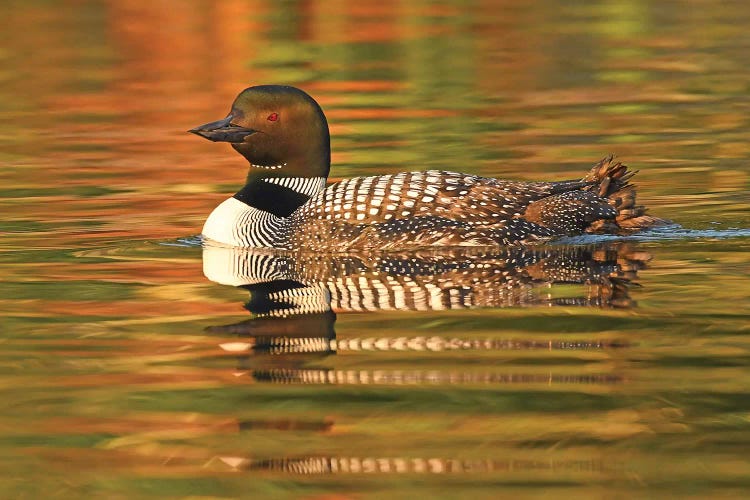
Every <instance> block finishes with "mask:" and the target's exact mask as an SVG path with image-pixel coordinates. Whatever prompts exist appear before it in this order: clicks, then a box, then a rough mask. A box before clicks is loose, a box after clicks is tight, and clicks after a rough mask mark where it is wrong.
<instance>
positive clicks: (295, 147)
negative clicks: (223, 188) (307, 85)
mask: <svg viewBox="0 0 750 500" xmlns="http://www.w3.org/2000/svg"><path fill="white" fill-rule="evenodd" d="M190 132H192V133H193V134H197V135H200V136H201V137H205V138H206V139H208V140H211V141H215V142H228V143H230V144H231V145H232V147H233V148H234V149H235V150H236V151H237V152H238V153H240V154H241V155H242V156H244V157H245V158H246V159H247V161H249V162H250V165H251V166H252V167H255V168H257V169H258V170H262V171H264V173H263V174H262V175H264V176H272V177H327V176H328V170H329V168H330V165H331V140H330V137H329V135H328V122H327V121H326V117H325V115H324V114H323V110H321V109H320V106H318V103H317V102H315V100H314V99H313V98H312V97H310V96H309V95H307V94H306V93H305V92H303V91H301V90H300V89H297V88H294V87H288V86H285V85H259V86H257V87H250V88H247V89H245V90H243V91H242V92H241V93H240V95H238V96H237V98H236V99H235V100H234V103H233V104H232V110H231V111H230V112H229V115H228V116H227V117H226V118H224V119H222V120H218V121H215V122H211V123H206V124H205V125H200V126H198V127H196V128H194V129H192V130H190ZM254 174H261V172H253V171H252V170H251V172H250V176H254Z"/></svg>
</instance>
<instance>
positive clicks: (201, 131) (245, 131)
mask: <svg viewBox="0 0 750 500" xmlns="http://www.w3.org/2000/svg"><path fill="white" fill-rule="evenodd" d="M232 118H234V117H233V116H232V115H229V116H227V117H226V118H224V119H223V120H218V121H215V122H211V123H206V124H203V125H199V126H197V127H195V128H194V129H191V130H188V132H190V133H191V134H195V135H199V136H201V137H204V138H206V139H208V140H209V141H214V142H231V143H233V144H237V143H241V142H244V140H245V137H247V136H249V135H252V134H254V133H255V132H256V130H253V129H251V128H245V127H240V126H239V125H232V123H231V122H232Z"/></svg>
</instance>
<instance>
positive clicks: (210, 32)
mask: <svg viewBox="0 0 750 500" xmlns="http://www.w3.org/2000/svg"><path fill="white" fill-rule="evenodd" d="M748 54H750V9H748V8H747V4H746V2H744V1H741V0H734V1H732V0H730V1H711V0H692V1H688V0H681V1H678V0H666V1H659V2H651V1H647V0H604V1H595V2H569V1H563V0H538V1H528V2H517V1H505V0H485V1H482V0H477V1H457V0H454V1H452V0H441V1H420V0H417V1H412V0H409V1H406V0H402V1H398V0H377V1H370V0H358V1H343V0H327V1H315V0H300V1H273V2H266V1H254V0H220V1H217V0H214V1H208V0H185V1H179V2H178V1H169V0H149V1H143V0H117V1H115V0H112V1H93V0H92V1H85V0H76V1H74V0H70V1H62V0H60V1H51V0H50V1H40V0H24V1H20V0H5V1H4V2H3V4H2V15H1V16H0V210H1V211H2V220H1V221H0V234H1V238H0V246H1V247H0V250H1V253H0V266H1V267H0V269H1V271H0V273H1V274H2V280H3V282H4V283H3V285H2V291H0V316H2V317H1V318H0V321H2V330H3V332H4V334H3V337H2V339H0V370H1V371H0V374H1V375H0V381H1V382H2V383H1V384H0V385H1V386H2V387H1V388H0V393H2V396H0V397H1V398H2V400H3V401H4V405H5V406H6V410H4V411H3V412H2V414H1V415H0V471H2V470H4V471H5V474H4V475H3V478H2V479H1V481H2V482H0V488H2V491H3V492H4V493H5V495H4V496H6V497H7V498H38V497H40V496H49V497H51V496H58V497H61V498H76V497H78V498H83V497H89V498H95V497H106V498H140V497H149V498H151V497H153V498H187V497H192V498H198V497H200V498H236V497H251V496H253V495H259V496H261V497H274V496H276V497H278V496H285V497H289V498H296V497H307V498H321V499H322V498H327V499H332V498H365V497H372V498H377V497H380V498H382V495H388V496H393V497H394V498H395V497H403V496H406V495H409V496H414V495H420V496H425V495H427V496H432V497H440V496H442V497H445V498H458V497H460V496H462V495H466V494H471V495H472V496H475V497H477V498H497V497H502V496H504V495H509V494H514V495H525V496H531V497H544V496H546V495H550V496H556V497H564V496H573V495H576V496H581V495H584V496H602V497H607V498H610V497H611V498H620V497H622V498H626V497H630V496H632V495H636V496H638V495H644V496H647V497H648V496H654V497H661V496H664V495H668V494H670V493H675V492H677V494H678V495H679V496H690V495H694V496H696V497H707V496H712V497H715V496H726V497H730V496H737V497H741V496H742V492H743V491H745V492H746V491H747V488H748V487H749V486H750V481H749V480H748V477H750V469H748V466H747V462H746V451H747V447H748V446H749V445H750V436H749V435H748V419H747V415H748V411H749V410H750V407H749V406H748V401H750V399H749V398H748V397H747V396H748V395H747V387H748V383H750V379H749V378H748V374H747V371H746V369H747V361H748V347H750V345H749V344H748V342H747V340H746V338H745V337H747V333H748V330H747V328H748V324H747V317H748V316H747V315H748V312H750V311H748V304H749V303H750V288H749V287H748V279H747V278H748V277H749V275H750V269H749V267H750V264H748V259H747V255H748V250H749V248H748V245H749V243H750V242H749V241H748V232H747V228H749V227H750V216H749V215H748V214H749V213H750V212H749V210H748V209H749V208H750V193H749V189H750V166H748V159H749V158H750V66H749V65H748ZM268 83H276V84H290V85H295V86H298V87H300V88H302V89H304V90H305V91H307V92H308V93H310V94H311V95H312V96H313V97H314V98H315V99H316V100H318V102H319V103H320V104H321V105H322V107H323V109H324V110H325V112H326V114H327V116H328V120H329V124H330V126H331V132H332V148H333V168H332V171H331V176H332V178H340V177H348V176H352V175H363V174H367V175H374V174H379V173H391V172H397V171H403V170H422V169H427V168H439V169H448V170H459V171H465V172H470V173H476V174H481V175H487V176H497V177H503V178H516V179H524V180H542V179H544V180H562V179H570V178H577V177H580V176H582V175H583V174H584V173H585V171H586V170H587V169H588V168H589V166H590V165H592V164H593V163H595V162H596V161H598V160H599V159H600V158H601V157H603V156H605V155H607V154H610V153H614V154H616V155H618V157H619V158H620V159H621V160H622V161H623V162H625V163H627V164H628V165H629V166H631V167H633V168H635V169H637V170H640V173H639V174H638V176H637V177H636V184H637V185H638V189H639V197H640V201H641V202H642V203H644V204H646V205H648V206H649V207H650V208H651V213H652V214H654V215H658V216H661V217H665V218H669V219H672V220H674V221H676V222H677V223H679V224H680V225H681V226H682V228H683V229H680V230H677V232H676V233H674V234H672V235H671V236H670V237H669V238H668V239H667V240H662V239H659V238H658V237H657V238H654V239H651V240H649V239H647V240H645V241H642V242H640V241H639V242H635V244H637V245H640V247H639V248H640V250H642V251H644V252H648V253H649V254H651V255H652V256H653V260H652V263H651V264H650V269H647V270H645V271H643V272H642V273H641V277H642V280H641V281H640V282H641V284H642V286H643V288H642V289H636V291H635V292H633V296H634V299H636V301H637V302H638V307H637V308H635V309H633V310H628V311H625V310H617V311H615V310H601V309H586V310H580V309H579V310H573V309H565V308H559V309H554V310H549V309H542V310H540V309H533V308H530V309H513V310H511V311H500V310H491V311H464V312H461V313H453V312H451V313H447V312H446V313H440V314H437V313H430V314H426V313H423V314H422V313H421V315H420V314H411V313H398V312H393V311H392V312H388V313H382V314H376V315H356V314H354V315H345V314H341V315H340V316H339V320H338V323H337V332H338V336H339V338H344V339H346V338H349V339H357V338H366V337H368V336H371V335H374V334H377V335H384V336H390V337H394V338H395V337H399V336H405V337H413V336H419V335H427V336H429V335H453V336H459V337H461V338H464V337H466V338H475V337H477V338H478V337H481V338H490V339H494V340H498V339H515V338H523V339H527V340H528V342H527V344H524V345H527V346H537V347H538V346H539V345H546V344H544V342H549V346H550V349H548V350H544V349H542V350H539V349H537V348H536V347H535V348H534V349H531V348H529V349H531V351H528V352H527V351H526V350H524V351H513V350H511V351H508V352H505V351H503V352H495V353H490V354H487V353H481V354H477V353H469V354H466V353H464V354H461V353H457V354H455V355H454V354H451V355H448V354H440V355H436V356H427V355H425V354H419V355H417V354H414V355H411V354H410V355H402V354H391V353H389V354H387V355H385V354H382V355H376V354H373V353H365V352H354V351H348V352H347V353H340V354H339V355H337V356H328V357H325V356H323V357H321V358H319V359H318V358H316V359H315V360H314V361H312V363H313V365H314V366H315V367H316V368H320V369H324V370H350V371H351V373H355V374H359V375H357V377H358V378H357V380H361V379H362V377H363V376H365V378H367V377H366V375H367V374H370V375H372V373H374V371H376V370H385V373H390V375H388V376H387V377H386V380H387V381H386V382H385V383H383V384H380V385H377V384H376V385H377V386H376V387H371V386H368V385H367V384H355V385H353V386H349V385H346V384H343V385H340V386H335V387H333V386H332V387H328V386H325V387H321V386H318V385H314V384H313V385H312V386H309V385H304V384H302V383H299V384H297V383H296V382H290V381H286V382H285V383H284V384H274V383H272V382H271V381H268V380H265V381H260V380H257V379H256V380H253V381H251V382H248V378H247V377H242V376H240V375H237V374H238V373H240V374H241V373H244V372H243V371H242V370H240V369H239V368H236V366H235V365H236V362H235V360H234V358H233V357H231V356H229V355H228V354H227V353H226V352H224V351H222V350H221V349H220V348H219V347H218V342H219V340H217V339H216V338H214V337H212V336H211V335H208V334H207V333H205V331H204V328H205V327H207V326H212V325H216V324H222V323H231V322H233V321H240V320H242V319H247V317H248V314H247V311H245V310H243V309H242V303H243V301H244V300H247V292H245V291H242V290H235V289H233V288H228V287H222V286H220V285H217V284H214V283H210V282H208V281H207V280H206V279H205V278H204V276H203V273H202V268H201V249H200V247H199V246H198V245H196V244H195V241H194V240H190V239H189V238H190V237H192V236H195V235H197V234H198V233H199V232H200V229H201V226H202V224H203V221H204V219H205V217H206V216H207V214H208V213H209V212H210V211H211V210H212V209H213V207H215V206H216V205H217V204H218V203H219V202H220V201H221V200H223V199H224V198H226V197H227V196H228V195H229V194H231V193H233V192H235V191H236V190H237V189H238V188H239V186H240V184H241V183H242V181H243V179H244V177H245V168H246V167H245V163H244V160H243V159H242V158H241V157H240V156H238V155H236V154H235V153H234V152H233V151H232V150H231V148H229V147H228V146H227V145H221V144H213V143H210V142H208V141H205V140H201V139H199V138H197V137H195V136H193V135H191V134H188V133H187V132H186V131H187V130H188V129H190V128H192V127H194V126H196V125H198V124H201V123H205V122H207V121H212V120H216V119H219V118H222V117H224V116H225V115H226V113H227V111H228V110H229V107H230V105H231V102H232V100H233V99H234V97H235V96H236V94H237V93H239V92H240V91H241V90H242V89H244V88H245V87H248V86H251V85H256V84H268ZM680 231H683V232H680ZM185 238H188V240H187V243H185V241H186V240H185ZM191 241H192V243H191ZM224 341H226V339H224ZM563 341H564V342H563ZM567 341H575V342H581V344H580V345H583V346H584V348H583V350H582V351H580V350H576V349H567V348H563V347H560V348H559V349H558V348H555V349H554V350H553V349H552V347H551V346H552V345H553V343H554V342H558V343H557V344H554V345H558V346H564V345H568V344H565V342H567ZM560 342H563V343H560ZM597 343H598V344H597ZM594 345H599V346H600V347H601V346H604V347H601V348H596V349H594V348H593V347H591V346H594ZM626 345H627V346H629V347H623V346H626ZM585 346H588V347H585ZM607 346H609V347H607ZM612 346H619V347H617V348H615V347H612ZM306 362H307V361H306ZM396 369H399V370H401V369H409V370H411V369H419V370H423V371H420V372H419V373H420V374H421V375H418V376H417V375H414V376H413V377H412V378H411V379H410V380H412V383H410V384H407V385H409V387H407V388H404V387H401V386H402V385H404V384H405V382H404V378H403V376H401V375H400V376H396V375H394V374H393V372H392V370H396ZM389 370H391V371H389ZM430 370H431V371H430ZM476 370H479V371H482V373H485V374H486V373H489V375H487V376H484V378H483V377H474V378H472V377H468V378H467V377H466V376H464V378H463V379H462V380H464V381H466V380H471V382H467V383H466V384H464V385H462V386H461V387H459V388H456V387H455V386H454V385H452V384H451V383H449V381H450V380H453V379H451V376H452V375H451V374H456V373H458V374H465V373H466V372H467V371H469V372H472V373H473V371H476ZM337 373H338V372H337ZM341 373H343V372H341ZM347 373H348V372H347ZM363 373H364V374H365V375H362V374H363ZM430 374H433V375H430ZM435 374H436V375H435ZM402 375H403V374H402ZM399 377H400V378H399ZM514 377H516V378H514ZM524 377H525V378H524ZM459 378H460V377H459ZM368 380H369V379H368ZM289 457H292V458H294V457H297V458H299V459H300V460H301V461H302V462H304V466H305V467H307V469H305V470H312V471H313V472H314V471H315V470H317V469H315V467H317V465H316V464H317V462H315V460H317V459H321V457H323V458H325V459H326V460H329V461H328V462H326V463H327V465H326V471H327V472H326V473H325V474H323V473H320V474H317V475H316V474H312V475H311V476H307V475H305V474H302V472H301V469H299V468H298V469H295V468H294V464H292V466H290V465H289V462H284V460H287V459H288V458H289ZM300 457H301V458H300ZM326 457H328V458H326ZM330 457H334V458H330ZM367 457H370V458H367ZM365 459H367V460H370V459H371V462H364V463H363V462H362V460H365ZM305 460H308V462H305ZM309 460H312V461H311V462H310V461H309ZM378 460H379V461H378ZM399 460H403V461H404V462H399ZM430 460H433V462H430ZM248 461H249V462H248ZM302 462H299V463H302ZM247 463H252V464H254V465H253V467H249V468H248V467H246V465H247ZM295 463H297V462H295ZM243 464H244V465H243ZM331 464H336V467H337V469H336V470H337V471H342V470H344V468H345V469H346V474H344V475H343V477H342V476H341V475H336V474H333V473H330V471H331V467H332V465H331ZM342 464H346V465H345V466H344V465H342ZM368 464H369V465H368ZM404 464H407V465H404ZM300 467H302V466H301V465H300ZM318 472H320V471H318Z"/></svg>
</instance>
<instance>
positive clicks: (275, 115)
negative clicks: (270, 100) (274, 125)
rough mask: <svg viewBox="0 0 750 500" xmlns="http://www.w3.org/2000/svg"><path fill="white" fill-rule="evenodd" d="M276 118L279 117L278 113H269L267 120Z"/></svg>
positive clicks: (270, 120)
mask: <svg viewBox="0 0 750 500" xmlns="http://www.w3.org/2000/svg"><path fill="white" fill-rule="evenodd" d="M278 119H279V114H278V113H271V114H270V115H268V121H269V122H275V121H276V120H278Z"/></svg>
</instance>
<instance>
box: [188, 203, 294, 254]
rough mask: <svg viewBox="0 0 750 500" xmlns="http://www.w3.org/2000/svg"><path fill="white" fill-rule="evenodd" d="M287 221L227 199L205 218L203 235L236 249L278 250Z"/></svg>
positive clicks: (284, 233)
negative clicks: (276, 248) (274, 248)
mask: <svg viewBox="0 0 750 500" xmlns="http://www.w3.org/2000/svg"><path fill="white" fill-rule="evenodd" d="M287 221H288V220H287V219H284V218H282V217H277V216H275V215H274V214H272V213H270V212H266V211H265V210H258V209H257V208H254V207H251V206H249V205H246V204H245V203H242V202H241V201H239V200H238V199H236V198H228V199H226V200H224V201H223V202H222V203H221V204H220V205H219V206H218V207H216V208H215V209H214V211H213V212H211V215H209V216H208V219H206V223H205V224H204V225H203V231H202V233H203V236H205V237H206V238H209V239H211V240H213V241H217V242H219V243H223V244H225V245H231V246H235V247H277V246H280V244H281V242H282V240H283V239H284V237H285V235H286V231H287V224H288V222H287Z"/></svg>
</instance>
